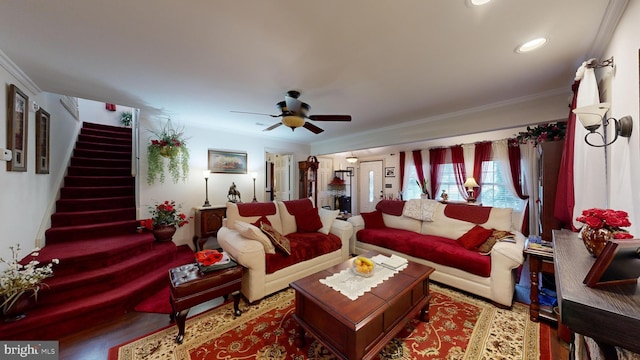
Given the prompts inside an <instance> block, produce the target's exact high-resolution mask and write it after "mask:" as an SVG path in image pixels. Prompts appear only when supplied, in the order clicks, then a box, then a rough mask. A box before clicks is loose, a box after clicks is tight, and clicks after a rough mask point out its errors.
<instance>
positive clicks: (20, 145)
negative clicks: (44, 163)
mask: <svg viewBox="0 0 640 360" xmlns="http://www.w3.org/2000/svg"><path fill="white" fill-rule="evenodd" d="M7 108H8V112H7V148H8V149H9V150H11V152H12V156H11V161H7V171H27V135H28V134H29V132H28V131H27V125H28V123H29V121H28V116H29V97H28V96H27V95H26V94H25V93H23V92H22V91H21V90H20V89H18V87H17V86H15V85H14V84H11V85H10V86H9V103H8V106H7Z"/></svg>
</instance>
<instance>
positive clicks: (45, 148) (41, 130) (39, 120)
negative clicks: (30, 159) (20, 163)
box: [36, 108, 51, 174]
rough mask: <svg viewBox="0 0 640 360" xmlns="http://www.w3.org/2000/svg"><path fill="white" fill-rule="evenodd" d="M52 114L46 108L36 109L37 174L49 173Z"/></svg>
mask: <svg viewBox="0 0 640 360" xmlns="http://www.w3.org/2000/svg"><path fill="white" fill-rule="evenodd" d="M50 123H51V116H50V115H49V113H48V112H46V111H45V110H44V109H42V108H40V109H39V110H38V111H36V174H48V173H49V132H50V130H49V127H50Z"/></svg>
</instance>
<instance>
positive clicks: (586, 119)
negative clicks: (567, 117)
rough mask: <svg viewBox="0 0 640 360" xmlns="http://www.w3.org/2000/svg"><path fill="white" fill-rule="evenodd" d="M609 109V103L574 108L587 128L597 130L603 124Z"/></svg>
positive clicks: (574, 111)
mask: <svg viewBox="0 0 640 360" xmlns="http://www.w3.org/2000/svg"><path fill="white" fill-rule="evenodd" d="M607 111H609V103H600V104H595V105H589V106H583V107H579V108H577V109H574V110H573V113H574V114H576V116H578V119H579V120H580V122H581V123H582V126H584V128H585V129H587V130H589V131H595V130H596V129H597V128H599V127H600V125H601V124H602V117H603V116H604V114H606V113H607Z"/></svg>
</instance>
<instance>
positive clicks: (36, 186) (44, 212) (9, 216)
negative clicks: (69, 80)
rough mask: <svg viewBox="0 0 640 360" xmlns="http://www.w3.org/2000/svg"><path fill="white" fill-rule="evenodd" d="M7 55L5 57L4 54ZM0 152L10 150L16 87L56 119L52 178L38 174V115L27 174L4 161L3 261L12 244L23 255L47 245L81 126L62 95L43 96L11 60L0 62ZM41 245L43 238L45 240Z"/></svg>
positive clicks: (0, 164) (0, 200) (0, 171)
mask: <svg viewBox="0 0 640 360" xmlns="http://www.w3.org/2000/svg"><path fill="white" fill-rule="evenodd" d="M0 55H2V54H0ZM0 81H1V82H2V86H3V87H2V95H0V108H1V109H3V110H2V111H0V148H6V146H7V142H6V139H7V112H6V111H5V110H4V109H7V98H8V96H7V94H8V91H9V85H10V84H15V85H16V86H18V88H20V90H22V91H23V92H24V93H26V94H27V96H29V100H34V101H35V102H36V103H37V104H38V105H40V107H41V108H43V109H44V110H46V111H47V112H49V114H50V115H51V126H50V129H51V131H50V144H51V146H50V173H49V174H36V173H35V112H34V111H33V109H32V108H31V109H30V110H29V112H28V128H27V132H28V137H27V171H26V172H13V171H7V170H6V163H5V162H4V161H0V188H1V189H2V190H0V194H1V196H0V227H1V228H2V236H1V237H0V257H2V258H5V259H6V258H8V257H10V256H11V252H10V251H9V246H10V245H15V244H16V243H19V244H20V245H21V247H22V249H23V251H22V253H21V254H22V255H26V254H28V252H29V251H30V250H31V249H33V248H34V247H36V245H38V246H40V245H42V244H37V242H38V236H39V235H38V234H39V233H41V232H42V231H43V230H42V229H46V228H47V227H48V226H49V222H50V220H49V210H50V209H51V208H52V207H53V206H54V205H55V199H56V197H57V194H58V189H59V187H60V183H61V181H62V178H63V176H64V172H65V170H66V167H67V162H68V159H69V154H70V153H71V150H72V148H73V144H74V143H75V138H76V135H77V132H78V130H79V128H80V122H78V121H77V120H76V119H75V118H73V117H72V116H71V114H70V113H69V112H68V111H67V110H66V109H65V108H64V107H62V105H61V103H60V98H61V97H60V96H59V95H55V94H50V93H44V92H41V91H40V89H38V88H37V87H35V85H34V84H32V83H31V82H30V81H29V80H28V79H26V78H25V77H24V75H23V74H22V72H21V71H19V69H17V68H16V67H15V65H13V63H11V61H10V60H8V59H7V58H6V57H0ZM39 240H41V239H39Z"/></svg>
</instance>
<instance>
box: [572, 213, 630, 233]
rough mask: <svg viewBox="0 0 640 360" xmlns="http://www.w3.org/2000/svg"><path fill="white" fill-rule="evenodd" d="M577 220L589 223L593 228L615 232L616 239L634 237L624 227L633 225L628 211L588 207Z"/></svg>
mask: <svg viewBox="0 0 640 360" xmlns="http://www.w3.org/2000/svg"><path fill="white" fill-rule="evenodd" d="M576 221H579V222H581V223H584V224H586V225H589V227H591V228H592V229H595V230H598V229H605V230H608V231H610V232H611V233H612V234H613V238H614V239H633V235H631V234H629V232H628V231H627V230H625V229H623V227H627V226H631V222H630V221H629V214H627V212H626V211H619V210H611V209H606V210H605V209H597V208H593V209H587V210H583V211H582V216H579V217H577V218H576Z"/></svg>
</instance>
